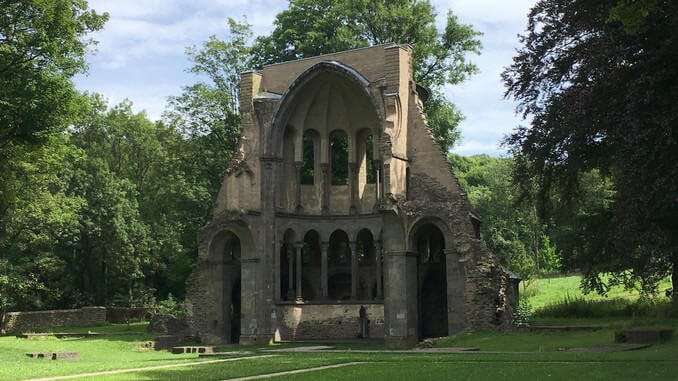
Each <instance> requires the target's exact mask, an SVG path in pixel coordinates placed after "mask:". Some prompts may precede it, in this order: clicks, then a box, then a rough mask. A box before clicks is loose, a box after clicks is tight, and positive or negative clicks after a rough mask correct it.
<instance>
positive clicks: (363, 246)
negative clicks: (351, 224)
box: [356, 229, 374, 266]
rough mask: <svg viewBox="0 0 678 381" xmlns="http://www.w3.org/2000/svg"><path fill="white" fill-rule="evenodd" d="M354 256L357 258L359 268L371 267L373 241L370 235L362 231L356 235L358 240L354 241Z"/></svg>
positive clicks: (372, 261)
mask: <svg viewBox="0 0 678 381" xmlns="http://www.w3.org/2000/svg"><path fill="white" fill-rule="evenodd" d="M356 243H357V247H356V249H357V250H356V251H357V252H356V255H357V257H358V264H359V265H361V266H364V265H373V264H374V239H373V238H372V233H371V232H370V231H369V230H367V229H363V230H361V231H360V233H358V239H357V240H356Z"/></svg>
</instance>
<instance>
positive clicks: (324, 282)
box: [320, 242, 330, 299]
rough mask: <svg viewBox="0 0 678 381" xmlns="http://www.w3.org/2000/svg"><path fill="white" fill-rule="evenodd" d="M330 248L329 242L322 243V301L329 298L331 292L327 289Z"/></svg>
mask: <svg viewBox="0 0 678 381" xmlns="http://www.w3.org/2000/svg"><path fill="white" fill-rule="evenodd" d="M329 248H330V243H329V242H320V260H321V263H320V290H321V291H322V295H321V297H322V299H327V298H328V297H329V290H328V288H327V266H328V264H327V252H328V250H329Z"/></svg>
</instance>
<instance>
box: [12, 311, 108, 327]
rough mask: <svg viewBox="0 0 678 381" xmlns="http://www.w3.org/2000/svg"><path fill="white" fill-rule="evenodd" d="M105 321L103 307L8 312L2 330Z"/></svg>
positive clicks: (103, 322) (92, 323)
mask: <svg viewBox="0 0 678 381" xmlns="http://www.w3.org/2000/svg"><path fill="white" fill-rule="evenodd" d="M105 323H106V308H105V307H83V308H80V309H77V310H49V311H27V312H8V313H7V314H6V315H5V324H4V327H2V330H4V331H5V332H7V333H9V332H18V331H35V330H38V329H44V328H52V327H63V326H70V325H96V324H105Z"/></svg>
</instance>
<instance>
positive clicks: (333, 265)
mask: <svg viewBox="0 0 678 381" xmlns="http://www.w3.org/2000/svg"><path fill="white" fill-rule="evenodd" d="M327 261H328V269H327V275H328V284H327V289H328V294H329V297H330V299H334V300H347V299H350V298H351V248H350V247H349V245H348V235H346V233H345V232H344V231H342V230H336V231H335V232H334V233H332V235H331V236H330V246H329V252H328V255H327Z"/></svg>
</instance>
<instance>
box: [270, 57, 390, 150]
mask: <svg viewBox="0 0 678 381" xmlns="http://www.w3.org/2000/svg"><path fill="white" fill-rule="evenodd" d="M328 74H329V75H332V76H334V77H338V78H341V80H342V81H343V82H344V83H346V85H347V86H349V87H352V88H354V89H355V96H354V98H355V99H354V101H355V102H358V103H362V104H365V103H366V104H367V105H368V108H369V109H370V110H372V111H373V113H374V117H375V122H376V123H375V126H380V127H379V131H381V130H382V127H381V126H383V123H384V109H383V102H381V101H380V100H378V99H377V98H375V96H374V95H373V94H372V92H371V91H370V90H369V86H370V81H368V80H367V79H366V78H365V77H363V76H362V75H361V74H360V73H358V72H357V71H355V70H354V69H352V68H350V67H348V66H346V65H344V64H341V63H339V62H336V61H322V62H318V63H316V64H314V65H313V66H311V67H309V68H308V69H306V70H305V71H304V72H303V73H301V74H300V75H299V76H298V77H297V78H296V79H295V80H294V81H293V82H292V83H291V84H290V86H289V87H288V89H287V90H286V91H285V93H284V94H283V95H282V97H281V102H280V104H279V106H278V108H277V110H276V111H275V114H274V117H273V126H272V129H271V138H270V139H269V140H268V143H269V144H268V147H267V153H268V154H269V155H270V156H273V157H282V149H283V147H282V137H283V134H284V131H285V127H286V125H287V123H288V121H289V120H290V119H291V117H292V114H293V113H294V111H296V105H297V104H304V103H305V102H303V100H304V97H305V96H309V95H310V96H314V95H315V94H316V93H317V91H312V90H313V89H311V88H309V86H310V85H313V83H314V82H323V81H322V80H320V81H317V79H318V77H319V76H325V75H328Z"/></svg>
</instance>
